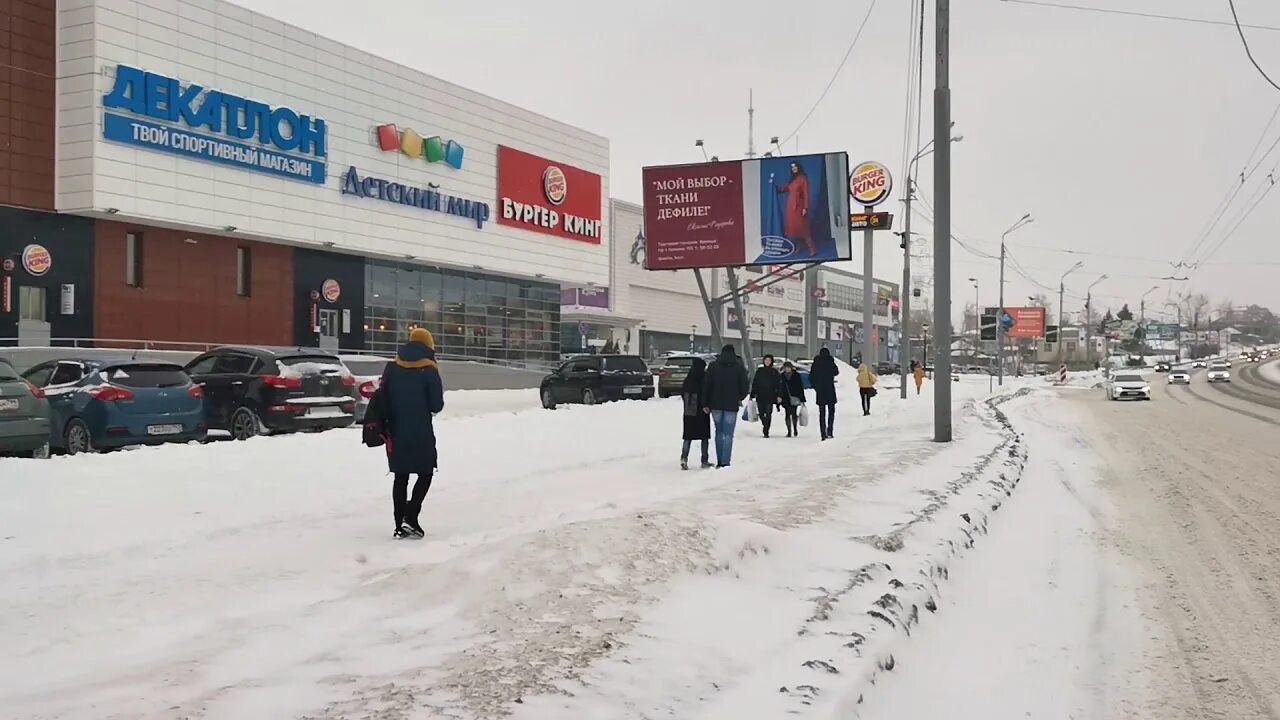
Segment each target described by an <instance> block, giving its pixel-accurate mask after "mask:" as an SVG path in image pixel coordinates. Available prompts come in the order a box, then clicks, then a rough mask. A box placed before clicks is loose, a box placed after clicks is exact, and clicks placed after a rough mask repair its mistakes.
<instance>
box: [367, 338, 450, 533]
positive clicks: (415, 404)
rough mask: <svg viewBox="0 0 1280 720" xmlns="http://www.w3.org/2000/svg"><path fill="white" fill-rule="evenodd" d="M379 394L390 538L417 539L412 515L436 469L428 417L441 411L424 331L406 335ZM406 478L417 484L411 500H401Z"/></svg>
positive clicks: (440, 387) (431, 342) (431, 348)
mask: <svg viewBox="0 0 1280 720" xmlns="http://www.w3.org/2000/svg"><path fill="white" fill-rule="evenodd" d="M381 390H382V392H383V394H384V396H385V404H386V415H385V418H386V420H385V422H386V431H387V464H388V465H389V466H390V469H391V472H392V473H394V475H395V481H394V482H393V483H392V486H391V499H392V503H393V506H394V509H395V521H396V531H395V536H396V537H403V538H413V537H417V538H420V537H422V536H423V535H424V534H425V533H424V532H423V530H422V525H421V524H420V523H419V522H418V514H419V513H420V512H421V511H422V501H423V500H424V499H426V497H427V491H428V490H430V489H431V476H432V474H433V473H434V472H435V469H436V465H437V456H436V433H435V428H434V427H433V426H432V417H433V416H434V415H436V414H437V413H439V412H440V411H441V410H443V409H444V383H443V382H441V380H440V370H439V369H438V368H437V366H436V351H435V339H434V338H432V337H431V333H430V331H428V330H427V329H426V328H416V329H414V331H413V332H411V333H409V342H407V343H405V344H404V345H402V346H401V347H400V351H399V352H398V353H397V354H396V359H395V361H394V362H389V363H387V367H386V369H385V370H383V372H382V387H381ZM411 474H413V475H417V476H418V480H417V482H415V483H414V485H413V496H412V497H409V498H406V493H407V490H408V487H409V475H411Z"/></svg>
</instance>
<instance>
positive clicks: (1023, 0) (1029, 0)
mask: <svg viewBox="0 0 1280 720" xmlns="http://www.w3.org/2000/svg"><path fill="white" fill-rule="evenodd" d="M1002 1H1003V2H1007V3H1016V4H1018V5H1038V6H1040V7H1048V8H1057V9H1059V10H1081V11H1084V12H1095V13H1103V14H1106V15H1128V16H1130V17H1141V18H1151V19H1157V20H1174V21H1178V22H1189V23H1199V24H1201V25H1225V26H1227V27H1230V26H1231V25H1232V23H1229V22H1226V21H1225V20H1208V19H1205V18H1193V17H1184V16H1181V15H1161V14H1159V13H1149V12H1138V11H1137V10H1115V9H1112V8H1100V7H1089V6H1086V5H1067V4H1066V3H1053V2H1043V1H1042V0H1002ZM1242 27H1247V28H1249V29H1250V30H1270V31H1273V32H1280V27H1276V26H1274V25H1243V26H1242Z"/></svg>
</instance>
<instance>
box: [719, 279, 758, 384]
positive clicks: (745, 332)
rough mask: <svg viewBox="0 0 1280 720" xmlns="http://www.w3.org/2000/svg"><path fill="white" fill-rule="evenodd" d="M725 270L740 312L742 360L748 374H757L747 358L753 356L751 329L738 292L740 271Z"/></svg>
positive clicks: (739, 325) (734, 307)
mask: <svg viewBox="0 0 1280 720" xmlns="http://www.w3.org/2000/svg"><path fill="white" fill-rule="evenodd" d="M725 272H726V273H727V274H728V275H729V289H730V290H731V291H733V311H734V312H735V313H737V314H738V332H739V334H740V335H741V336H742V362H743V364H744V365H745V366H746V368H747V374H748V375H755V363H753V362H748V360H747V359H748V358H750V357H751V335H750V334H749V333H750V332H751V330H750V324H749V323H748V322H747V314H746V312H744V311H743V308H742V293H740V292H738V273H736V272H734V269H733V268H725ZM726 344H727V343H726ZM713 349H714V348H713Z"/></svg>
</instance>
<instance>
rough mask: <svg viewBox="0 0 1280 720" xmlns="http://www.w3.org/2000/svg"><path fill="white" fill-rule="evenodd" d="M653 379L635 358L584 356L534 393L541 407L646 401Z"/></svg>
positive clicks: (651, 388) (643, 364)
mask: <svg viewBox="0 0 1280 720" xmlns="http://www.w3.org/2000/svg"><path fill="white" fill-rule="evenodd" d="M653 385H654V382H653V376H652V375H651V374H650V372H649V367H648V366H647V365H645V362H644V358H641V357H640V356H639V355H584V356H581V357H576V358H574V359H572V360H570V361H568V362H566V363H564V364H562V365H561V366H560V367H559V368H556V371H555V372H553V373H551V374H550V375H547V376H546V377H545V378H543V379H542V383H541V385H540V386H539V388H538V394H539V396H540V397H541V398H542V407H544V408H547V409H548V410H553V409H555V407H556V405H559V404H560V403H582V404H584V405H595V404H596V403H598V402H608V401H610V400H648V399H649V398H652V397H653V393H654V389H653Z"/></svg>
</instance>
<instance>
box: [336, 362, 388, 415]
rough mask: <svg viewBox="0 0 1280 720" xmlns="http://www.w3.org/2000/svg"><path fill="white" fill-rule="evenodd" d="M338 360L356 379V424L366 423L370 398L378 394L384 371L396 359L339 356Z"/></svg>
mask: <svg viewBox="0 0 1280 720" xmlns="http://www.w3.org/2000/svg"><path fill="white" fill-rule="evenodd" d="M338 359H339V360H341V361H342V364H343V365H346V366H347V369H348V370H350V371H351V374H352V375H354V376H355V379H356V391H357V392H356V424H357V425H359V424H360V423H362V422H364V413H365V411H366V410H368V409H369V398H371V397H373V394H374V393H375V392H377V390H378V386H379V385H381V384H382V371H383V370H384V369H386V367H387V363H389V362H392V360H394V358H386V357H378V356H377V355H339V356H338Z"/></svg>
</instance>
